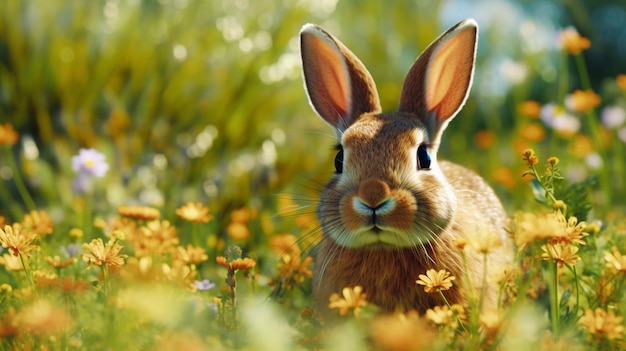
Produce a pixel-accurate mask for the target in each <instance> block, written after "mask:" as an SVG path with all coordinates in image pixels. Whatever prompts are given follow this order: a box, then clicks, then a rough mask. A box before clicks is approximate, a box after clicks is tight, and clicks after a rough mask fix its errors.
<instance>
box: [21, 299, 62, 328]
mask: <svg viewBox="0 0 626 351" xmlns="http://www.w3.org/2000/svg"><path fill="white" fill-rule="evenodd" d="M19 315H20V317H19V326H20V328H21V329H23V330H25V331H28V333H31V334H34V335H47V334H56V333H62V332H66V331H68V330H71V318H70V316H69V315H68V313H67V309H66V308H63V307H60V306H55V305H53V304H52V303H51V302H50V301H47V300H37V301H35V302H33V303H32V304H31V305H29V306H27V307H25V308H23V309H22V310H21V311H20V312H19Z"/></svg>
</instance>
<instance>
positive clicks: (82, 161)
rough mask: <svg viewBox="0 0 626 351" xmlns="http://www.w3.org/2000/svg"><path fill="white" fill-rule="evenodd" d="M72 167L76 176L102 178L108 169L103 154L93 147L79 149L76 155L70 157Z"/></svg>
mask: <svg viewBox="0 0 626 351" xmlns="http://www.w3.org/2000/svg"><path fill="white" fill-rule="evenodd" d="M72 169H73V170H74V171H76V172H78V177H79V178H80V177H81V176H82V177H84V176H88V177H96V178H102V177H104V175H105V174H106V173H107V171H108V170H109V165H108V164H107V163H106V160H105V158H104V154H102V153H100V152H98V151H96V150H94V149H80V150H79V151H78V155H76V156H74V157H72Z"/></svg>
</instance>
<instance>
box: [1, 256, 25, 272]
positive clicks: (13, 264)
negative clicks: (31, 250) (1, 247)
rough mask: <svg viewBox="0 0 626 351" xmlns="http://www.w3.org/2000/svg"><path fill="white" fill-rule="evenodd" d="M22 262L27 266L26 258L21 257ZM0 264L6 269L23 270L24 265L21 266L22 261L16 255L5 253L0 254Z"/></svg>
mask: <svg viewBox="0 0 626 351" xmlns="http://www.w3.org/2000/svg"><path fill="white" fill-rule="evenodd" d="M23 259H24V264H25V265H26V267H28V258H27V257H23ZM0 265H3V266H4V268H5V269H6V270H7V271H16V272H17V271H21V270H24V266H22V261H20V258H19V257H18V256H13V255H9V254H7V253H5V254H3V255H2V256H0Z"/></svg>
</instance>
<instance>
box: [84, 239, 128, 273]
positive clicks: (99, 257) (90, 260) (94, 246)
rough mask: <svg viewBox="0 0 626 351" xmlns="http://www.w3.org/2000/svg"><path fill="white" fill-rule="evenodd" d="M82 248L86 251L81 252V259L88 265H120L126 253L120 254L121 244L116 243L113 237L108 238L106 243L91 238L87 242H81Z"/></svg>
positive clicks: (122, 263)
mask: <svg viewBox="0 0 626 351" xmlns="http://www.w3.org/2000/svg"><path fill="white" fill-rule="evenodd" d="M82 248H83V249H84V250H85V251H87V252H88V253H86V254H81V256H82V258H83V260H84V261H85V262H87V267H90V266H94V265H95V266H102V265H103V264H105V265H107V266H122V265H124V259H125V258H126V257H128V256H127V255H120V254H119V253H120V251H121V250H122V248H123V246H121V245H120V244H118V243H117V241H116V240H115V239H110V240H109V241H108V242H107V243H106V245H104V242H103V241H102V239H100V238H98V239H93V240H92V241H91V242H90V243H89V244H83V245H82Z"/></svg>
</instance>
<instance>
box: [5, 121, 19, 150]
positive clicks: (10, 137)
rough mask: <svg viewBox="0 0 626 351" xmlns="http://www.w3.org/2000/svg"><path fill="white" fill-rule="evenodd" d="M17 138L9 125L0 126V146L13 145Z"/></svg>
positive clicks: (17, 135)
mask: <svg viewBox="0 0 626 351" xmlns="http://www.w3.org/2000/svg"><path fill="white" fill-rule="evenodd" d="M19 138H20V135H19V134H18V133H17V132H16V131H15V130H14V129H13V125H11V123H5V124H4V125H2V124H0V145H15V143H17V140H18V139H19Z"/></svg>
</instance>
